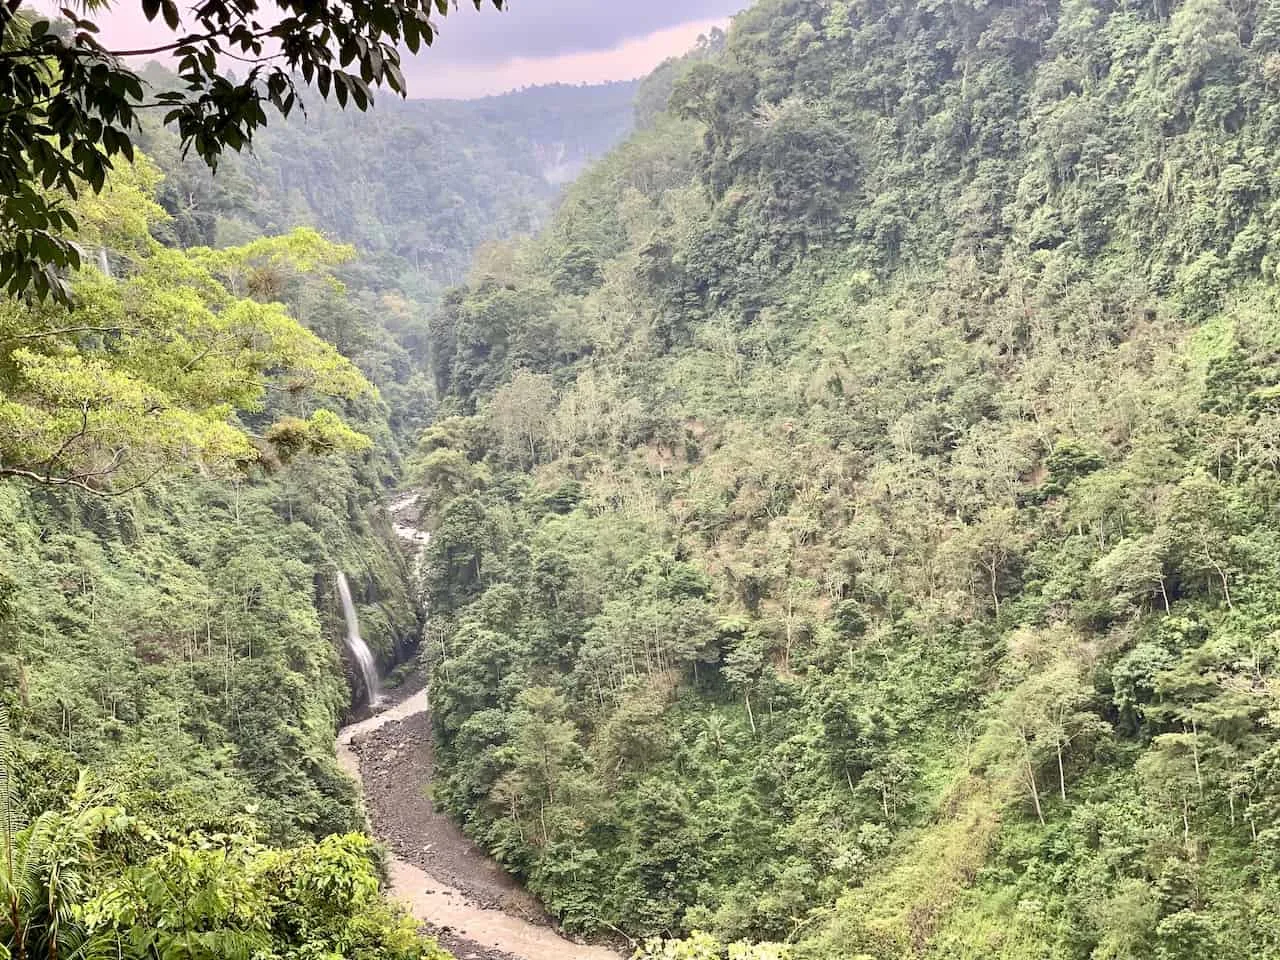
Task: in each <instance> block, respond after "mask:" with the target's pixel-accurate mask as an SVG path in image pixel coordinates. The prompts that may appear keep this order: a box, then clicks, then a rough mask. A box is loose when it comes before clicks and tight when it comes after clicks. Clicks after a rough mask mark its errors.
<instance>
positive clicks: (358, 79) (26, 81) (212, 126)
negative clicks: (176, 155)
mask: <svg viewBox="0 0 1280 960" xmlns="http://www.w3.org/2000/svg"><path fill="white" fill-rule="evenodd" d="M473 2H474V4H475V6H476V8H477V9H479V8H480V7H481V6H482V5H483V4H484V0H473ZM492 5H493V6H494V7H495V8H498V9H501V7H502V5H503V3H502V0H493V2H492ZM273 6H274V8H275V12H276V13H277V14H278V15H279V16H278V19H277V20H276V22H275V23H274V24H272V25H268V24H269V23H270V22H271V18H270V17H266V16H263V17H262V19H261V20H260V19H258V17H259V12H258V10H257V7H256V5H251V6H250V7H248V8H246V7H243V6H241V5H239V4H235V3H230V2H226V0H213V2H211V3H204V4H201V5H200V6H199V8H198V9H196V10H194V11H192V13H191V20H192V21H193V22H192V23H191V24H190V31H189V32H187V33H185V34H183V35H182V36H180V37H178V38H177V39H175V40H173V41H172V42H171V43H169V44H162V45H160V46H159V47H157V48H155V49H153V50H150V51H146V52H148V53H166V52H173V53H174V54H175V55H176V57H177V59H178V72H179V75H180V77H181V80H182V82H183V89H181V90H168V91H159V92H158V93H157V94H156V100H157V102H159V103H164V104H167V105H169V106H170V109H169V110H168V111H167V112H166V114H165V119H164V122H165V123H166V124H176V126H177V128H178V132H179V135H180V137H181V139H182V143H183V147H184V149H191V150H194V151H195V153H196V155H197V156H198V157H200V159H202V160H203V161H204V162H205V163H207V164H208V165H209V166H210V167H211V168H216V167H217V164H218V160H219V158H220V157H221V156H222V154H223V153H224V151H226V150H228V149H229V150H233V151H240V150H242V149H244V147H245V146H247V145H248V144H249V143H250V142H251V141H252V139H253V136H254V134H255V133H256V132H257V131H258V130H260V129H261V128H262V127H263V126H265V125H266V123H267V113H266V109H265V107H266V106H268V105H269V106H271V107H272V108H274V109H275V110H276V111H277V112H278V113H280V114H282V115H286V116H287V115H288V114H289V113H290V112H292V110H293V108H294V106H295V105H296V103H297V102H298V92H297V90H296V89H295V81H294V78H295V76H297V75H299V74H301V76H302V77H303V79H304V81H305V82H306V83H308V84H311V83H314V84H315V85H316V86H317V88H318V89H319V91H320V94H321V96H322V97H325V98H328V96H329V95H330V92H331V91H332V93H333V95H334V96H335V97H336V99H337V101H338V103H339V104H340V105H341V106H343V107H345V106H347V105H348V104H352V105H354V106H355V107H356V108H358V109H360V110H367V109H368V108H369V106H370V104H372V102H373V90H374V88H377V87H386V88H387V89H389V90H391V91H392V92H394V93H398V94H400V95H401V96H404V95H405V94H406V93H407V90H406V89H405V80H404V73H403V71H402V70H401V69H400V55H399V51H398V48H397V44H399V43H402V42H403V43H405V44H406V45H407V46H408V47H409V48H410V49H411V50H414V51H416V50H417V49H418V46H419V44H420V43H421V42H424V41H425V42H426V43H428V44H429V43H430V42H431V40H432V28H431V25H430V21H429V20H428V18H427V11H428V9H430V8H429V7H427V8H426V9H424V6H423V4H422V3H420V2H418V0H413V2H406V0H393V2H383V3H373V4H357V5H354V6H353V5H351V4H346V3H337V2H325V3H321V4H311V5H307V6H305V8H300V7H298V6H297V5H296V4H294V3H291V2H286V0H278V2H276V3H275V4H273ZM141 7H142V13H143V15H144V16H145V17H146V18H147V20H149V21H155V20H156V19H157V18H160V19H162V20H163V21H164V23H165V25H166V26H167V27H168V29H169V30H171V31H174V32H175V33H176V32H178V31H179V28H180V27H182V26H183V24H182V17H181V14H180V11H179V8H178V5H177V3H176V2H175V0H141ZM436 9H437V12H438V13H439V14H440V15H441V16H444V15H445V13H446V12H447V9H448V4H436ZM62 14H63V16H64V17H65V18H66V19H67V20H68V22H69V24H70V26H71V28H72V29H71V31H70V32H69V33H64V32H62V31H55V30H52V29H51V27H50V24H49V22H48V21H45V20H37V21H30V20H28V19H25V18H18V19H14V20H13V21H12V22H10V19H9V15H8V14H5V15H4V16H5V20H4V21H3V22H2V23H0V63H3V65H4V69H3V70H0V288H4V289H7V290H9V291H11V292H12V293H14V294H28V293H29V294H31V295H32V296H34V297H35V298H36V299H37V300H46V299H54V300H56V301H58V302H62V303H69V302H70V289H69V287H68V286H67V284H66V279H65V277H66V274H67V272H69V271H72V270H75V269H76V268H77V267H78V266H79V263H78V259H77V256H76V253H75V248H74V246H73V244H72V242H71V240H70V235H71V234H73V233H74V231H75V223H74V221H68V220H66V219H64V218H62V217H61V215H60V214H59V209H58V208H59V206H60V203H61V200H60V198H59V197H58V196H56V195H54V196H49V195H46V194H44V193H41V192H39V191H37V190H36V189H35V188H36V187H37V186H40V187H43V188H44V189H45V190H49V189H51V188H56V189H57V190H59V191H62V192H64V193H65V194H67V195H70V196H71V197H75V196H76V195H77V193H78V191H79V190H80V188H81V187H82V186H87V187H88V188H89V189H90V190H92V191H94V192H100V191H101V190H102V189H103V187H104V185H105V183H106V178H107V173H108V171H110V170H111V168H112V166H113V164H114V163H115V161H116V160H117V159H119V158H123V159H125V160H129V161H131V160H132V159H133V153H134V149H133V142H134V139H135V137H136V136H137V134H138V130H139V128H138V122H137V115H136V110H137V108H139V107H140V106H141V105H142V103H143V100H144V91H143V88H142V83H141V81H140V80H139V78H138V77H137V75H135V74H134V73H133V71H132V70H131V69H130V68H129V67H128V66H127V65H126V61H125V60H124V59H123V58H124V57H125V56H127V55H128V54H130V53H137V51H119V50H110V49H107V48H106V47H104V46H103V45H102V44H101V43H100V41H99V40H98V38H97V33H98V27H97V24H96V23H95V22H94V20H93V18H92V17H93V14H92V11H91V12H89V13H86V14H83V15H81V14H80V13H78V12H77V11H75V10H72V9H69V8H68V9H64V10H63V11H62ZM335 50H336V51H337V53H336V55H335ZM224 53H234V54H235V55H236V56H237V60H239V61H244V60H247V61H248V62H249V63H250V64H251V65H252V66H251V68H250V69H249V70H248V72H247V75H246V76H245V77H244V78H243V79H233V78H232V76H231V75H230V74H228V73H225V72H223V70H222V69H221V68H220V66H219V59H218V58H219V56H220V55H222V54H224ZM277 58H278V59H277Z"/></svg>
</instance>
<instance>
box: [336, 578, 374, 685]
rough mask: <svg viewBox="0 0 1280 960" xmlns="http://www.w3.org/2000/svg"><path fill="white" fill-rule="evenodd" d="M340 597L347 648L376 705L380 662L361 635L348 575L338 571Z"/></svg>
mask: <svg viewBox="0 0 1280 960" xmlns="http://www.w3.org/2000/svg"><path fill="white" fill-rule="evenodd" d="M337 579H338V598H339V599H340V600H341V601H342V616H343V618H344V619H345V620H346V621H347V649H349V650H350V651H351V656H353V657H354V658H355V661H356V663H357V664H359V665H360V674H361V676H362V677H363V678H364V689H365V694H366V696H368V698H369V706H371V707H376V706H377V705H378V704H379V703H381V702H382V687H381V685H380V684H379V682H378V664H377V662H376V661H375V660H374V659H373V651H372V650H370V649H369V645H368V644H367V643H365V642H364V637H362V636H360V618H359V617H358V616H357V615H356V605H355V603H354V602H353V601H352V599H351V586H350V584H348V583H347V575H346V574H345V573H343V572H342V571H341V570H339V571H338V577H337Z"/></svg>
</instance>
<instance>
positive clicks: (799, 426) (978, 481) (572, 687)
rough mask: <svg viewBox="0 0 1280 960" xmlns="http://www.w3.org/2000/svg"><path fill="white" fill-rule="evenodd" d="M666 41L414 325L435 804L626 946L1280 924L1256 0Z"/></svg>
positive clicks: (957, 944) (1279, 610)
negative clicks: (575, 163)
mask: <svg viewBox="0 0 1280 960" xmlns="http://www.w3.org/2000/svg"><path fill="white" fill-rule="evenodd" d="M662 82H663V84H664V87H665V90H666V91H667V92H669V97H667V95H666V93H664V94H663V98H664V99H667V104H668V105H667V109H666V110H665V111H657V112H654V113H653V114H652V115H651V116H649V117H648V118H647V123H646V126H645V128H644V129H642V130H641V131H640V132H638V133H637V134H635V135H634V136H633V137H632V138H631V139H630V140H629V141H628V142H627V143H626V144H625V146H623V147H622V148H621V149H619V150H617V151H616V152H614V153H613V154H612V155H611V156H609V157H608V158H607V159H606V160H604V161H603V162H601V163H599V164H596V165H595V166H594V167H593V168H592V169H591V170H590V171H588V172H587V173H586V174H585V175H584V176H583V177H582V178H581V179H580V180H579V182H578V183H576V184H575V185H574V187H573V188H572V189H571V191H570V193H569V194H568V196H567V197H566V199H565V201H564V202H563V204H562V205H561V207H560V208H559V210H558V212H557V214H556V215H555V217H554V219H553V221H552V222H551V223H550V225H549V226H548V227H547V229H546V230H545V231H543V232H542V233H541V234H540V235H539V236H538V237H536V238H534V239H531V240H525V241H519V242H515V243H511V244H508V245H506V246H503V247H501V248H500V249H491V250H489V251H487V252H486V253H485V254H484V255H483V256H482V257H481V258H480V259H479V260H478V261H477V264H476V266H475V267H474V270H473V275H472V279H471V280H470V281H469V282H468V283H467V284H466V285H465V286H464V287H462V288H460V289H458V290H456V291H454V292H452V293H451V294H449V295H448V296H447V298H446V300H445V303H444V305H443V307H442V310H441V313H440V316H439V319H438V321H436V322H435V323H433V325H432V328H431V332H430V348H431V364H432V372H433V376H434V381H435V387H436V389H437V391H438V393H439V396H440V398H441V409H440V412H439V415H438V416H437V418H436V419H435V421H434V422H433V423H432V424H431V426H430V427H429V428H428V429H427V430H426V431H425V433H424V434H423V436H422V438H421V440H420V442H419V443H418V445H417V449H416V452H415V453H414V455H413V457H412V458H411V462H410V464H409V469H410V475H411V476H412V477H413V482H414V483H415V484H416V486H417V487H418V488H419V489H421V490H422V491H423V492H424V494H425V495H426V500H427V502H429V503H430V504H431V505H432V516H431V523H432V525H433V528H434V531H433V539H432V543H431V548H430V549H431V563H430V566H429V571H428V574H429V587H430V591H431V605H432V618H431V621H430V623H429V625H428V629H427V633H426V637H425V640H426V642H425V643H424V655H425V656H426V657H427V658H428V659H429V661H430V665H431V669H432V676H433V680H432V701H433V710H434V720H435V725H436V730H437V734H438V738H439V752H440V757H441V764H442V766H443V767H444V770H445V776H444V779H443V781H442V782H439V783H437V784H436V785H435V791H436V795H437V797H438V798H439V800H440V801H441V802H443V803H444V804H445V805H447V807H448V808H449V809H450V810H451V811H452V812H453V813H454V814H455V815H456V816H457V817H458V818H460V819H461V820H462V821H463V822H464V823H465V824H466V826H467V829H468V830H469V831H470V832H471V834H472V835H473V836H474V837H476V838H477V839H478V840H479V841H481V842H482V843H483V844H484V845H485V846H487V847H488V848H489V849H490V850H492V851H493V852H494V853H495V854H496V855H497V856H498V857H499V858H500V859H501V860H502V861H503V862H504V863H506V864H507V865H508V866H509V867H511V868H512V869H513V870H515V871H517V872H518V873H519V874H520V875H521V876H523V877H525V878H526V879H527V881H528V883H529V885H530V886H531V888H532V889H533V890H534V891H535V892H536V893H538V894H539V895H540V896H541V897H542V898H543V899H544V900H545V902H546V903H547V904H548V905H549V906H550V908H551V909H552V910H553V911H555V912H556V913H557V914H558V915H559V916H560V917H561V918H562V919H563V920H564V922H565V923H566V924H568V925H569V926H571V927H572V928H576V929H582V930H595V931H601V930H608V929H610V928H619V929H622V930H624V931H627V932H628V933H630V934H632V935H635V936H654V937H669V938H670V937H682V936H689V935H691V934H693V932H694V931H699V932H698V933H697V934H696V935H693V936H690V937H689V939H686V940H684V941H682V942H667V943H661V942H658V941H654V942H653V943H652V944H651V947H650V952H651V953H652V954H653V955H654V956H663V957H673V958H674V957H710V956H719V955H720V950H721V949H722V948H721V947H720V946H719V944H723V943H729V942H731V941H773V942H774V943H775V944H776V946H773V947H757V948H755V952H756V953H758V954H760V955H765V956H780V955H782V954H784V953H787V952H790V953H791V954H792V955H793V956H795V957H812V958H833V957H859V958H877V960H887V958H904V957H936V958H942V957H947V958H958V957H967V958H1005V960H1014V958H1017V960H1029V958H1044V960H1050V958H1052V960H1060V958H1061V960H1067V958H1071V960H1084V958H1091V960H1130V958H1132V960H1139V958H1142V960H1147V958H1159V960H1203V958H1206V957H1220V958H1240V960H1246V958H1263V957H1277V956H1280V912H1278V911H1277V910H1276V906H1275V905H1276V902H1277V896H1278V894H1280V832H1278V831H1277V827H1276V815H1277V812H1280V778H1278V776H1277V772H1278V771H1280V766H1278V764H1280V739H1278V738H1277V732H1276V731H1277V723H1276V721H1277V717H1278V716H1280V714H1278V712H1277V710H1278V708H1280V699H1278V698H1280V678H1278V675H1277V657H1278V656H1280V640H1278V638H1280V633H1278V632H1277V629H1278V626H1280V601H1278V600H1277V597H1280V567H1278V566H1277V562H1276V558H1277V556H1278V555H1280V543H1277V539H1276V530H1277V528H1278V525H1277V520H1278V519H1280V516H1278V515H1277V510H1278V509H1280V454H1277V450H1280V399H1278V398H1280V380H1278V379H1277V366H1276V364H1277V357H1278V356H1280V324H1278V322H1277V307H1278V306H1280V304H1278V303H1277V288H1276V272H1277V265H1278V264H1280V246H1277V239H1276V238H1277V236H1278V235H1280V234H1278V233H1277V230H1278V229H1280V222H1278V221H1277V211H1278V210H1280V206H1277V200H1280V180H1278V179H1277V174H1276V168H1275V164H1274V156H1275V153H1276V146H1277V143H1280V6H1277V5H1276V4H1275V3H1274V2H1271V0H1256V2H1255V0H1238V2H1227V0H1184V2H1171V3H1160V2H1157V3H1153V4H1146V5H1141V4H1138V5H1135V4H1128V3H1112V2H1107V0H1062V2H1057V0H1019V2H1008V0H993V2H983V3H969V2H957V3H948V4H940V3H932V2H924V0H921V2H916V0H906V2H883V0H761V2H758V3H756V4H755V5H754V6H753V7H752V8H751V9H750V10H749V11H747V12H746V13H744V14H742V15H740V16H739V17H738V18H737V19H736V20H735V21H734V23H733V27H732V29H731V31H730V32H729V35H728V38H727V41H726V43H725V44H724V49H723V50H720V51H715V52H711V53H707V54H705V55H703V56H700V57H698V58H697V60H696V62H694V61H690V62H686V63H683V64H676V65H671V66H669V67H668V68H667V69H666V70H665V71H664V72H663V74H662ZM640 96H641V99H642V101H643V102H648V103H652V101H653V99H654V92H653V90H652V89H649V90H647V91H642V92H641V95H640ZM744 949H745V948H742V947H737V948H734V952H733V955H745V954H744V953H743V952H742V951H743V950H744Z"/></svg>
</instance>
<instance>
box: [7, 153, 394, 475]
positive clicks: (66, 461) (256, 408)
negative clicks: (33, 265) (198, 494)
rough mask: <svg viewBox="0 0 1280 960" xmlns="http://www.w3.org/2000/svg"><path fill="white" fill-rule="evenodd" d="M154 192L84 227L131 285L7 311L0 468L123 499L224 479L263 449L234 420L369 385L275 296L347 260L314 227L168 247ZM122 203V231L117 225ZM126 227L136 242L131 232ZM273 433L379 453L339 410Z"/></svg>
mask: <svg viewBox="0 0 1280 960" xmlns="http://www.w3.org/2000/svg"><path fill="white" fill-rule="evenodd" d="M139 181H141V182H139ZM148 188H150V189H153V188H154V174H148V173H146V168H145V167H144V172H143V174H141V175H139V176H137V177H132V178H131V177H125V178H123V179H122V182H121V183H120V184H118V185H114V186H113V187H112V189H111V191H110V193H108V194H105V195H104V196H102V197H99V198H97V199H96V200H95V201H93V203H94V210H93V211H91V213H90V214H89V215H88V216H86V217H85V218H84V219H85V221H86V223H89V224H92V223H94V222H102V223H103V224H104V229H103V231H102V236H101V237H100V239H101V240H102V242H103V243H104V244H105V243H107V242H112V243H113V253H112V254H111V255H112V256H120V255H122V254H124V253H125V251H126V250H128V251H131V252H130V253H129V254H128V261H127V262H128V267H127V274H126V275H125V276H124V277H122V278H121V279H119V280H116V279H112V278H111V277H108V276H104V275H102V274H101V273H100V272H98V271H97V270H94V269H92V268H90V269H89V270H88V271H87V273H86V276H85V277H84V278H83V280H82V281H81V282H80V283H78V284H76V286H75V288H74V289H75V292H76V295H77V298H78V303H77V306H76V309H75V310H74V311H73V310H69V309H67V308H65V307H62V306H58V305H51V304H24V303H21V302H19V301H13V300H11V301H8V302H6V303H5V304H2V305H0V371H2V372H0V391H2V392H0V475H8V476H13V477H21V478H23V479H26V480H29V481H31V482H35V483H44V484H52V485H58V486H73V487H79V488H82V489H86V490H101V491H107V492H111V491H119V490H122V489H129V488H132V487H137V486H140V485H142V484H145V483H147V482H150V481H151V480H153V479H154V478H156V477H158V476H160V475H162V474H166V473H174V472H177V471H179V470H188V469H190V468H192V467H200V468H203V469H205V470H207V471H210V472H214V473H226V472H228V471H230V470H231V469H233V468H236V467H241V468H242V467H243V466H245V465H246V464H249V463H252V462H254V461H255V460H258V459H259V458H260V457H261V456H262V455H263V449H264V446H265V444H261V445H260V444H259V443H255V440H256V439H258V438H255V436H254V435H253V432H252V431H250V430H247V429H246V428H245V426H244V425H243V424H241V423H237V422H234V421H233V419H232V418H233V416H234V415H235V414H236V413H238V412H246V413H260V412H262V411H263V410H265V409H266V407H267V394H268V391H269V390H281V391H288V392H289V394H290V395H291V396H293V397H295V398H296V401H295V406H296V407H297V408H298V409H299V410H300V411H301V410H303V409H305V408H304V405H305V403H306V401H305V399H304V394H305V393H307V392H310V393H314V394H322V395H328V396H332V397H336V398H346V399H351V398H355V397H358V396H359V395H361V394H362V393H365V392H366V391H368V390H369V389H370V388H369V384H368V383H367V381H365V379H364V378H363V377H362V376H361V375H360V373H359V371H358V370H357V369H356V368H355V367H354V366H352V364H351V363H350V362H349V361H348V360H347V359H346V358H344V357H343V356H341V354H339V353H338V352H337V351H336V350H335V349H334V348H333V347H332V346H331V345H330V344H328V343H325V342H324V341H323V340H321V339H320V338H319V337H317V336H316V335H315V334H313V333H312V332H310V331H309V330H307V329H306V328H305V327H304V326H302V325H301V324H299V323H298V321H297V320H296V319H295V318H294V316H292V315H291V314H290V312H289V310H288V309H287V307H286V306H285V305H284V304H282V303H280V302H278V301H279V295H280V292H281V289H282V287H283V279H282V274H285V273H286V272H293V273H295V274H308V273H314V272H316V271H317V270H320V269H322V268H326V267H330V266H332V265H334V264H335V263H337V262H340V261H341V259H343V258H344V257H346V256H349V251H346V250H344V249H343V248H340V247H336V246H334V245H333V244H331V243H328V242H327V241H325V240H323V238H321V237H320V236H319V235H318V234H315V233H314V232H310V231H298V232H296V233H294V234H292V235H289V236H287V237H282V238H271V239H262V240H258V241H255V242H254V243H251V244H248V245H246V246H244V247H240V248H232V249H226V250H219V251H216V252H215V251H209V250H194V251H190V252H186V251H178V250H165V249H162V248H160V247H159V245H158V244H156V242H155V241H154V240H151V239H150V237H149V236H147V234H146V228H147V226H148V224H149V223H151V222H155V221H156V220H158V219H160V218H161V216H162V214H161V211H160V210H159V208H158V207H155V205H154V204H153V203H152V202H151V201H150V199H149V196H148V193H147V192H144V191H147V190H148ZM117 209H119V210H120V211H121V212H122V214H123V215H122V216H121V217H120V218H119V219H118V220H117V221H115V224H114V226H115V230H116V231H117V232H116V233H114V234H113V233H110V232H108V231H107V230H106V228H105V224H106V223H107V222H110V221H111V219H112V215H113V211H115V210H117ZM138 210H142V211H143V213H141V214H137V215H135V213H134V211H138ZM126 226H127V227H128V228H129V229H131V230H133V231H134V232H133V233H132V234H131V235H124V234H122V233H120V232H119V231H120V230H121V229H123V228H125V227H126ZM103 256H104V257H106V256H108V254H107V253H106V252H105V249H104V253H103ZM264 433H265V437H264V438H263V440H281V441H285V440H287V443H281V444H280V446H281V447H287V448H288V449H287V451H286V452H287V453H293V452H296V451H297V450H298V449H301V448H309V449H317V450H318V449H331V450H332V449H337V450H361V449H367V448H368V446H369V440H368V438H366V437H363V436H361V435H360V434H359V433H358V432H356V431H354V430H351V429H349V428H346V427H345V426H344V425H343V424H342V423H341V422H340V421H339V420H338V419H337V418H336V417H335V416H333V414H331V413H329V412H328V411H320V412H318V413H316V414H315V415H312V416H311V417H310V418H309V419H299V418H298V417H296V416H295V417H291V418H290V419H289V421H288V422H287V424H276V425H274V426H270V425H268V426H267V428H266V430H265V431H264Z"/></svg>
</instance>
